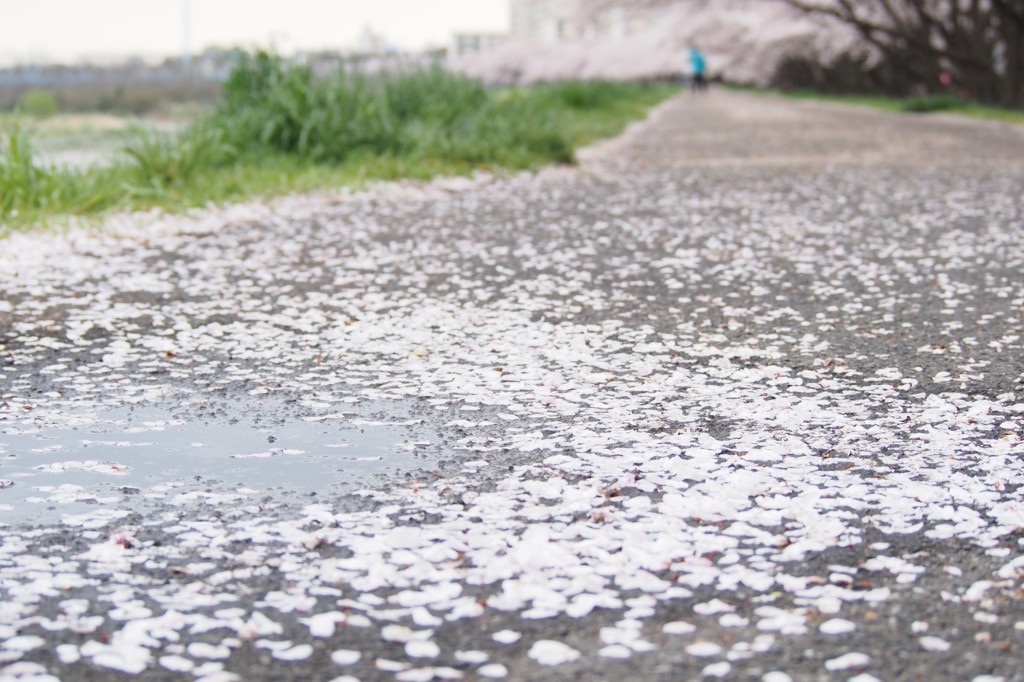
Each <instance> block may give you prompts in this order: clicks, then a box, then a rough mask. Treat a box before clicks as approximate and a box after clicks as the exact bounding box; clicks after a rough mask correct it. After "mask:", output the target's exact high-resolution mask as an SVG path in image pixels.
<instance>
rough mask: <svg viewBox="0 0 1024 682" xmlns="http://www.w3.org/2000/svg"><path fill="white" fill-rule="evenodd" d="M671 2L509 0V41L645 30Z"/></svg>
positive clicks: (554, 39) (575, 38) (610, 35)
mask: <svg viewBox="0 0 1024 682" xmlns="http://www.w3.org/2000/svg"><path fill="white" fill-rule="evenodd" d="M669 4H671V0H632V1H630V0H618V1H616V0H512V39H513V40H518V41H523V42H533V43H546V44H555V43H564V42H572V41H578V40H591V39H598V38H611V39H621V38H625V37H627V36H630V35H633V34H635V33H640V32H642V31H644V30H647V29H648V28H649V27H650V26H651V25H652V24H653V23H654V22H656V21H657V20H658V18H659V16H662V15H663V14H664V11H665V8H666V6H667V5H669Z"/></svg>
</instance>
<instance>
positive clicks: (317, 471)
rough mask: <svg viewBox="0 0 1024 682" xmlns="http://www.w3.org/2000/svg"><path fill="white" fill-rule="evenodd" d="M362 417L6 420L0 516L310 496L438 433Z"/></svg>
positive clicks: (388, 463) (410, 463) (403, 458)
mask: <svg viewBox="0 0 1024 682" xmlns="http://www.w3.org/2000/svg"><path fill="white" fill-rule="evenodd" d="M371 415H372V413H371V412H370V411H369V410H366V409H360V410H359V412H358V413H351V412H349V413H344V414H342V413H338V414H334V415H330V416H326V417H324V416H320V417H307V418H304V419H293V420H291V421H280V422H278V423H273V424H268V423H259V421H260V420H259V419H258V418H256V419H253V418H252V416H251V415H250V417H249V418H247V419H242V420H238V419H229V418H227V417H222V418H221V417H219V418H216V419H209V418H208V419H202V420H195V421H193V420H185V419H181V418H176V417H172V416H171V415H170V414H169V413H167V412H166V411H160V410H157V409H154V408H134V409H121V410H115V411H112V412H107V413H104V414H102V415H99V417H98V418H97V419H96V421H94V422H92V423H90V424H89V425H88V426H86V427H79V428H70V427H64V428H46V427H40V426H36V425H28V426H25V425H17V426H7V427H3V428H0V524H22V523H28V522H47V521H55V520H59V519H60V518H61V516H63V515H64V514H80V513H83V512H87V511H90V510H95V509H96V508H97V505H101V506H103V507H109V508H116V509H134V508H138V507H139V506H140V505H141V504H144V503H147V502H149V503H152V502H156V501H160V500H162V501H166V502H172V503H174V502H175V500H176V499H177V500H178V502H186V501H192V502H195V501H196V500H197V499H205V500H210V499H214V498H220V499H224V496H227V497H232V496H237V495H243V496H252V497H253V499H262V498H263V497H264V496H266V495H270V496H271V497H272V498H274V499H276V500H279V501H282V500H286V501H293V502H297V501H304V502H309V501H310V496H311V494H312V493H316V494H318V495H319V494H326V493H337V492H341V491H344V490H346V489H348V490H351V489H355V488H356V487H358V486H361V485H365V484H366V483H367V480H368V479H369V478H371V477H373V476H375V475H378V474H385V473H389V472H393V471H394V470H396V469H411V468H415V467H417V466H423V464H424V462H423V460H422V459H421V456H422V453H424V452H425V446H426V445H428V444H429V443H430V442H436V436H435V434H432V433H431V432H430V431H429V429H427V428H426V427H424V426H423V425H422V424H421V423H420V422H419V421H418V420H416V419H414V418H411V417H410V416H409V415H408V414H400V413H399V414H397V416H396V411H395V410H394V409H391V410H390V411H389V414H388V416H387V417H384V418H380V417H379V416H371ZM196 493H200V496H199V497H197V496H196ZM190 494H191V496H190Z"/></svg>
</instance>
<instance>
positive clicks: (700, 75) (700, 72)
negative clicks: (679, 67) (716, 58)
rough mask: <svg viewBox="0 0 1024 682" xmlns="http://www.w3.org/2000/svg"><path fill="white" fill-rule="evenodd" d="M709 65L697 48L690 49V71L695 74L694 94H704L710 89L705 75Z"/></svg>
mask: <svg viewBox="0 0 1024 682" xmlns="http://www.w3.org/2000/svg"><path fill="white" fill-rule="evenodd" d="M706 69H707V64H706V63H705V61H704V55H703V54H702V53H701V51H700V50H698V49H697V48H696V47H691V48H690V71H691V72H692V74H693V90H694V92H703V91H704V90H707V88H708V79H707V76H706V75H705V71H706Z"/></svg>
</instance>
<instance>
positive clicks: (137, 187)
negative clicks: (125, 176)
mask: <svg viewBox="0 0 1024 682" xmlns="http://www.w3.org/2000/svg"><path fill="white" fill-rule="evenodd" d="M124 152H125V154H126V155H127V156H128V158H129V164H128V168H127V169H128V170H129V171H130V173H129V175H130V176H132V177H130V178H129V179H130V180H131V181H132V182H131V184H130V185H128V189H129V190H130V191H131V192H133V193H134V194H149V193H160V192H162V191H165V190H167V189H169V188H172V187H179V188H180V187H183V186H186V185H188V184H189V183H191V182H194V181H195V180H196V178H197V177H199V175H200V174H201V173H204V172H206V171H208V170H210V169H213V168H217V167H218V166H222V165H224V164H226V163H229V162H231V161H233V160H234V159H235V158H236V157H237V152H236V151H235V149H234V147H232V146H231V145H229V144H227V143H226V142H224V134H223V132H222V131H220V130H218V129H216V128H211V127H208V126H204V125H197V126H193V127H191V128H188V129H187V130H185V131H184V132H181V133H177V134H172V133H161V132H155V131H146V130H139V131H138V133H137V137H136V140H135V141H134V142H132V143H130V144H128V145H127V146H125V148H124Z"/></svg>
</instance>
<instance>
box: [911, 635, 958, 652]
mask: <svg viewBox="0 0 1024 682" xmlns="http://www.w3.org/2000/svg"><path fill="white" fill-rule="evenodd" d="M917 641H918V642H920V644H921V648H922V649H924V650H925V651H931V652H934V653H942V652H945V651H949V649H950V647H951V645H950V643H949V642H947V641H946V640H944V639H942V638H941V637H931V636H925V637H921V638H920V639H918V640H917Z"/></svg>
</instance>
